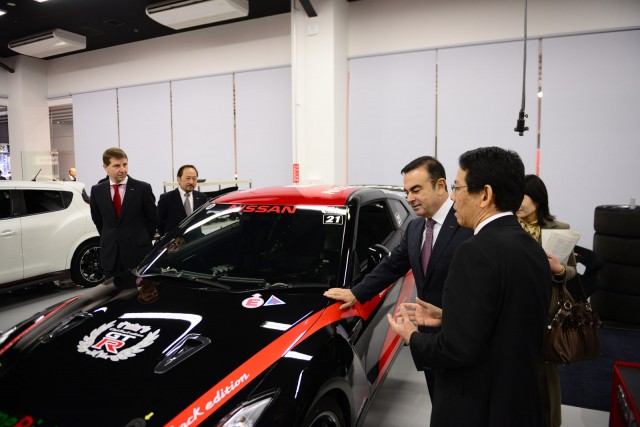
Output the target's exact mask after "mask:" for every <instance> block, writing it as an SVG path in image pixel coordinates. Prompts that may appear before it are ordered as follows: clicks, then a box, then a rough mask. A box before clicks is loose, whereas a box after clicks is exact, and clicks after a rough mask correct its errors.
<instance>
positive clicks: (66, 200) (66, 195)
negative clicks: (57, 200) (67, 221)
mask: <svg viewBox="0 0 640 427" xmlns="http://www.w3.org/2000/svg"><path fill="white" fill-rule="evenodd" d="M82 191H84V190H82ZM60 194H62V203H63V204H64V208H65V209H66V208H68V207H69V205H70V204H71V201H72V200H73V193H72V192H71V191H61V192H60Z"/></svg>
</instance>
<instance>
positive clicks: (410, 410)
mask: <svg viewBox="0 0 640 427" xmlns="http://www.w3.org/2000/svg"><path fill="white" fill-rule="evenodd" d="M81 292H82V290H81V289H78V288H75V287H73V286H72V287H70V288H69V289H66V290H61V289H52V288H49V287H46V288H41V289H30V290H28V291H26V292H17V293H15V294H11V295H9V296H5V297H3V298H0V331H3V330H6V329H8V328H9V327H10V326H11V325H13V324H15V323H16V322H18V321H19V320H21V319H23V318H24V317H26V316H27V315H28V314H30V313H35V312H37V311H39V310H42V309H44V308H46V307H49V306H50V305H53V304H55V303H56V302H58V301H62V300H64V299H67V298H70V297H71V296H73V295H76V294H78V293H81ZM430 414H431V402H430V400H429V398H428V393H427V387H426V383H425V381H424V375H423V374H422V373H419V372H417V371H416V370H415V367H414V365H413V362H412V360H411V355H410V353H409V350H408V348H407V347H403V349H402V351H401V353H400V355H399V356H398V359H397V360H396V362H395V363H394V365H393V367H392V368H391V371H390V372H389V375H388V376H387V378H386V380H385V383H384V384H383V386H382V389H380V391H379V393H378V395H377V396H376V397H375V400H374V402H373V404H372V406H371V408H370V409H369V413H368V415H367V419H366V420H365V422H364V424H363V427H380V426H398V425H402V426H404V427H413V426H415V427H418V426H420V427H426V426H428V425H429V416H430ZM562 417H563V420H564V422H563V426H567V427H605V426H607V425H608V423H609V413H608V412H602V411H594V410H590V409H583V408H577V407H573V406H566V405H564V406H563V407H562Z"/></svg>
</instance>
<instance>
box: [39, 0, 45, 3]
mask: <svg viewBox="0 0 640 427" xmlns="http://www.w3.org/2000/svg"><path fill="white" fill-rule="evenodd" d="M36 1H37V2H38V3H44V2H46V1H47V0H36Z"/></svg>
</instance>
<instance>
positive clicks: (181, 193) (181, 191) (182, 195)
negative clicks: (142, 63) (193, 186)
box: [178, 187, 193, 199]
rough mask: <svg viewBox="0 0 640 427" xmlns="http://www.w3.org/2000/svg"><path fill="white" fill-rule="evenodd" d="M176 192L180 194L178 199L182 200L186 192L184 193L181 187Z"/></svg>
mask: <svg viewBox="0 0 640 427" xmlns="http://www.w3.org/2000/svg"><path fill="white" fill-rule="evenodd" d="M178 191H179V192H180V198H181V199H184V195H185V194H187V192H186V191H184V190H183V189H182V187H178ZM192 193H193V191H192Z"/></svg>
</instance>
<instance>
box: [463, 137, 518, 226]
mask: <svg viewBox="0 0 640 427" xmlns="http://www.w3.org/2000/svg"><path fill="white" fill-rule="evenodd" d="M458 163H459V164H460V168H461V169H462V170H463V171H465V172H466V173H467V186H468V189H467V190H468V191H469V193H478V192H480V191H482V190H483V188H484V186H485V185H490V186H491V188H492V190H493V195H494V203H495V204H496V207H497V208H498V210H499V211H501V212H514V213H515V212H516V211H517V210H518V208H519V207H520V205H521V204H522V198H523V197H524V164H523V163H522V160H521V159H520V156H519V155H518V153H516V152H515V151H511V150H505V149H504V148H500V147H480V148H476V149H475V150H470V151H467V152H466V153H464V154H462V155H461V156H460V158H459V159H458Z"/></svg>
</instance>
